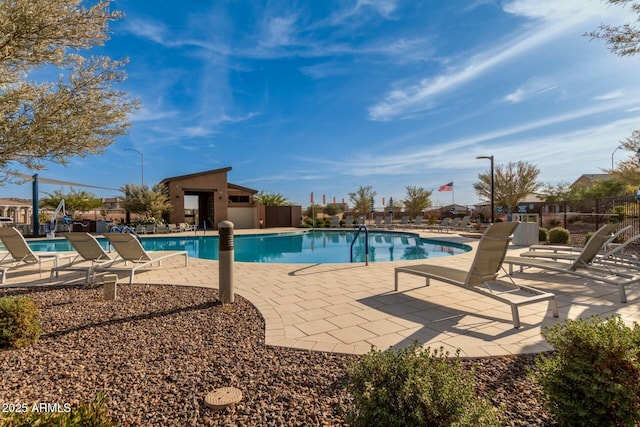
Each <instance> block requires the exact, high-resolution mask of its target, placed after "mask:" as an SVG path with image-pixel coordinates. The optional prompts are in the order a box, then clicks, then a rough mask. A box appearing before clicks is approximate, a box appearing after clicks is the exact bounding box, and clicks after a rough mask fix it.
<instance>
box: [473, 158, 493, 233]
mask: <svg viewBox="0 0 640 427" xmlns="http://www.w3.org/2000/svg"><path fill="white" fill-rule="evenodd" d="M476 159H489V160H490V161H491V224H494V223H495V217H494V215H495V213H494V212H495V207H494V198H495V185H494V181H493V156H478V157H476Z"/></svg>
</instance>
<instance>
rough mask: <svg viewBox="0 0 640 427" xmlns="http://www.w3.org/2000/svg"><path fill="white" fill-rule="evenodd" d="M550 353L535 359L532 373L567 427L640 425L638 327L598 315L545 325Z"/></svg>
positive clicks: (639, 344) (553, 409)
mask: <svg viewBox="0 0 640 427" xmlns="http://www.w3.org/2000/svg"><path fill="white" fill-rule="evenodd" d="M543 336H544V337H545V338H546V339H547V341H548V342H549V343H550V344H552V345H553V347H554V348H555V351H554V352H553V353H552V354H551V355H550V356H545V355H541V356H539V357H538V358H537V359H536V366H537V368H538V371H536V372H534V373H533V377H534V378H535V379H536V380H537V381H538V383H539V384H540V385H541V387H542V390H543V392H544V396H545V397H546V400H547V403H548V406H549V408H550V410H551V411H552V412H553V414H554V415H555V417H556V420H557V422H558V423H559V424H560V425H564V426H633V425H638V423H640V326H639V325H638V324H637V323H634V325H633V328H629V327H627V326H625V324H624V323H623V321H622V320H620V319H619V318H616V317H615V316H613V315H612V316H610V317H609V318H607V319H606V320H604V321H603V320H602V319H600V318H599V317H597V316H594V317H592V318H591V319H589V320H585V319H579V320H567V321H565V322H564V323H558V324H556V325H554V326H553V327H551V328H549V327H547V328H545V330H544V332H543Z"/></svg>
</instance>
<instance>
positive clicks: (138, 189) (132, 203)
mask: <svg viewBox="0 0 640 427" xmlns="http://www.w3.org/2000/svg"><path fill="white" fill-rule="evenodd" d="M120 191H121V192H122V193H124V195H125V197H124V200H123V201H122V203H121V205H122V207H123V208H124V209H126V210H127V211H129V212H131V213H137V214H140V215H142V216H143V217H144V219H150V218H155V219H156V220H160V219H161V218H162V214H163V213H165V212H169V211H170V210H171V202H170V201H169V198H168V197H167V196H166V195H165V194H164V193H163V192H162V187H160V186H159V185H158V184H156V185H154V186H153V188H151V189H149V187H147V186H146V185H144V186H142V185H136V184H125V185H124V186H123V187H122V188H120Z"/></svg>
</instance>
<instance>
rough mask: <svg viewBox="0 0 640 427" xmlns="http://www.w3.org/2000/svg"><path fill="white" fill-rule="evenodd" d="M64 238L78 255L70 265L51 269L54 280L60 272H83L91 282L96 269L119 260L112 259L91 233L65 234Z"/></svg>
mask: <svg viewBox="0 0 640 427" xmlns="http://www.w3.org/2000/svg"><path fill="white" fill-rule="evenodd" d="M63 236H64V238H65V239H67V240H68V241H69V243H71V246H73V248H74V249H75V250H76V252H77V254H76V256H75V257H74V258H73V259H72V260H71V262H70V263H69V264H65V265H62V266H58V267H53V268H52V269H51V278H52V279H53V277H54V276H55V277H58V273H59V272H60V271H82V272H84V273H86V277H85V278H86V280H87V281H89V277H90V276H91V274H92V273H93V270H94V269H95V268H97V267H105V266H107V265H111V264H113V263H114V262H115V261H116V259H117V256H116V257H112V256H111V255H110V254H108V253H107V252H106V251H105V250H104V249H103V248H102V246H101V245H100V242H98V241H97V240H96V238H95V237H93V236H92V235H91V234H89V233H78V232H75V233H64V234H63Z"/></svg>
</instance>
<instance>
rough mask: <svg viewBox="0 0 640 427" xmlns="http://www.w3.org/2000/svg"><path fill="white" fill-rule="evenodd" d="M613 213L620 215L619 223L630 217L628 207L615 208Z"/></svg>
mask: <svg viewBox="0 0 640 427" xmlns="http://www.w3.org/2000/svg"><path fill="white" fill-rule="evenodd" d="M613 212H614V213H615V214H616V215H618V221H624V219H625V218H626V217H627V215H629V212H628V207H627V206H614V207H613Z"/></svg>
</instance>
